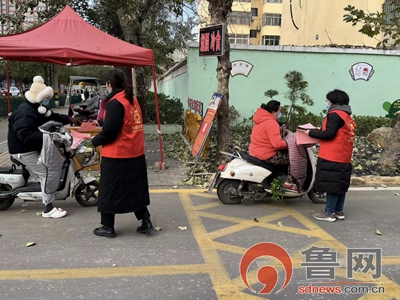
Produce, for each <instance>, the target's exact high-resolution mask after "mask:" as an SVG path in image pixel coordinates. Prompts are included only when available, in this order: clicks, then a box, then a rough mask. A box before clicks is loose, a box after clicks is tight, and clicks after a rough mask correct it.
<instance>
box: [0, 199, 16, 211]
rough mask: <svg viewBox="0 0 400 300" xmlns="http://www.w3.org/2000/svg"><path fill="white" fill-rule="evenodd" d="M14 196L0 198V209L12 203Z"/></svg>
mask: <svg viewBox="0 0 400 300" xmlns="http://www.w3.org/2000/svg"><path fill="white" fill-rule="evenodd" d="M14 200H15V198H5V199H0V210H7V209H9V208H10V206H11V205H13V203H14Z"/></svg>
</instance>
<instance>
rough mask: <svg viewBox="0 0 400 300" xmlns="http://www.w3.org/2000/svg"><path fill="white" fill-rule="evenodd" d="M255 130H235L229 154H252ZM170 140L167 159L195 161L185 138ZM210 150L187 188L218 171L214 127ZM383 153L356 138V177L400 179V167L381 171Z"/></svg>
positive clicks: (194, 168)
mask: <svg viewBox="0 0 400 300" xmlns="http://www.w3.org/2000/svg"><path fill="white" fill-rule="evenodd" d="M250 134H251V126H248V127H242V126H236V127H234V128H231V132H230V143H229V145H228V146H227V148H226V149H225V150H224V151H225V152H229V153H232V152H234V151H248V148H249V142H250ZM166 136H167V137H168V139H167V143H166V150H165V156H166V157H168V158H171V159H176V160H179V161H180V162H182V163H184V164H186V163H187V162H189V161H193V160H194V158H193V155H191V154H190V151H188V148H187V145H186V144H185V142H184V140H183V138H182V135H181V134H171V135H166ZM209 136H210V147H209V149H208V159H207V160H205V159H204V158H203V157H200V159H199V162H198V164H197V165H196V166H194V165H187V166H188V172H187V174H188V179H187V180H184V181H183V184H185V185H190V186H201V187H205V186H206V184H207V183H208V181H209V179H210V177H211V175H212V174H213V173H214V172H215V170H216V169H217V163H216V158H217V130H216V126H213V127H212V129H211V132H210V135H209ZM382 151H383V148H382V147H381V146H375V145H373V144H371V143H370V142H368V141H367V140H366V138H365V137H356V139H355V142H354V152H353V158H352V165H353V166H354V168H353V171H352V175H353V176H358V177H360V176H367V175H377V176H400V165H398V166H395V168H393V170H392V171H382V170H380V168H379V166H378V165H377V162H378V160H379V158H380V155H381V153H382ZM192 173H193V174H195V173H210V174H209V175H200V176H190V174H192Z"/></svg>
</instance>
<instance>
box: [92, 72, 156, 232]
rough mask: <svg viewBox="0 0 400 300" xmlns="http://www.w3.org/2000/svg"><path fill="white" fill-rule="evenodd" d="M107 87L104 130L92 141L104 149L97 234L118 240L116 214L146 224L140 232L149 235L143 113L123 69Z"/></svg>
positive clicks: (110, 78) (107, 83)
mask: <svg viewBox="0 0 400 300" xmlns="http://www.w3.org/2000/svg"><path fill="white" fill-rule="evenodd" d="M106 87H107V90H109V92H110V93H109V94H108V96H107V98H106V103H107V104H106V110H105V113H104V117H103V128H102V131H101V132H100V133H99V134H97V135H96V136H95V137H93V138H92V144H93V146H94V147H98V146H100V145H102V146H103V150H102V161H101V165H100V172H101V177H100V187H99V199H98V206H97V210H98V211H99V212H100V213H101V225H102V226H101V227H99V228H96V229H94V231H93V233H94V234H95V235H98V236H103V237H108V238H114V237H116V233H115V229H114V224H115V214H123V213H130V212H134V213H135V215H136V218H137V219H138V220H141V221H142V224H141V226H139V227H138V228H137V231H138V232H139V233H148V232H151V231H152V230H153V225H152V223H151V221H150V213H149V210H148V209H147V206H148V205H149V204H150V195H149V186H148V179H147V167H146V158H145V154H144V153H145V152H144V131H143V118H142V112H141V109H140V106H139V103H138V102H137V100H136V98H135V97H134V96H133V88H132V86H130V85H128V82H127V78H126V76H125V74H124V73H123V72H122V71H121V70H118V69H113V70H111V71H110V72H109V73H108V75H107V80H106Z"/></svg>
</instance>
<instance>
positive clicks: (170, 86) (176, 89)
mask: <svg viewBox="0 0 400 300" xmlns="http://www.w3.org/2000/svg"><path fill="white" fill-rule="evenodd" d="M188 76H189V74H188V72H185V73H183V74H180V75H177V76H176V77H173V78H172V79H171V80H168V81H166V83H164V84H160V83H158V84H157V93H159V94H161V93H163V94H165V95H169V96H171V97H175V98H178V99H180V100H181V102H182V103H183V105H184V107H185V108H186V107H187V103H188ZM171 77H172V76H171ZM151 91H152V92H154V90H153V88H151Z"/></svg>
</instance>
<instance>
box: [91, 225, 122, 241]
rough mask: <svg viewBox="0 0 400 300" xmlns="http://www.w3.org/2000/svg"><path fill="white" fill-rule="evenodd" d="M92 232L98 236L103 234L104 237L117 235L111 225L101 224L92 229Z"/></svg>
mask: <svg viewBox="0 0 400 300" xmlns="http://www.w3.org/2000/svg"><path fill="white" fill-rule="evenodd" d="M93 233H94V234H95V235H98V236H104V237H106V238H115V237H116V236H117V235H116V234H115V230H114V228H113V227H106V226H101V227H99V228H96V229H95V230H93Z"/></svg>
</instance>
